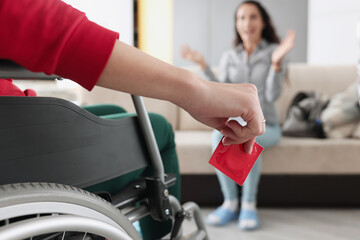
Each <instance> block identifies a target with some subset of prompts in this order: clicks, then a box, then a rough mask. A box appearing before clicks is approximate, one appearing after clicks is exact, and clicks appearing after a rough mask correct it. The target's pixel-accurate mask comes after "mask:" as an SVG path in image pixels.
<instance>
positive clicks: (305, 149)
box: [175, 131, 360, 174]
mask: <svg viewBox="0 0 360 240" xmlns="http://www.w3.org/2000/svg"><path fill="white" fill-rule="evenodd" d="M211 133H212V132H211V131H176V132H175V142H176V144H177V153H178V158H179V165H180V172H181V174H214V173H215V171H214V168H213V167H212V166H211V165H210V164H208V161H209V159H210V157H211ZM359 149H360V142H359V140H355V139H342V140H341V141H339V140H336V139H316V138H292V137H283V138H282V139H281V140H280V143H279V144H278V145H276V146H275V147H273V148H270V149H268V150H266V151H264V153H263V165H262V173H265V174H360V161H359V159H358V155H359V151H360V150H359Z"/></svg>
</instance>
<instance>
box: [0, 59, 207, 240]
mask: <svg viewBox="0 0 360 240" xmlns="http://www.w3.org/2000/svg"><path fill="white" fill-rule="evenodd" d="M0 78H12V79H57V78H59V77H58V76H48V75H45V74H43V73H33V72H30V71H28V70H26V69H24V68H22V67H21V66H19V65H17V64H15V63H13V62H11V61H8V60H0ZM132 100H133V103H134V105H135V109H136V114H134V115H133V116H129V117H126V118H122V119H116V120H109V119H103V118H100V117H98V116H95V115H93V114H91V113H90V112H88V111H86V110H84V109H83V108H81V107H79V106H77V105H75V104H73V103H71V102H69V101H66V100H63V99H59V98H53V97H12V96H1V97H0V109H1V110H0V126H1V127H0V149H1V150H0V152H1V157H0V239H1V240H17V239H27V240H40V239H41V240H48V239H49V240H50V239H52V240H58V239H59V240H65V239H69V240H78V239H79V240H80V239H82V240H98V239H106V240H108V239H109V240H110V239H111V240H117V239H141V236H140V234H139V232H138V231H137V230H136V229H135V228H134V226H133V224H132V223H134V222H136V221H138V220H142V219H144V218H145V217H149V216H150V217H151V218H152V219H154V220H156V222H159V223H163V222H170V228H169V230H170V231H169V233H168V234H167V235H165V239H176V240H177V239H208V234H207V232H206V229H205V225H204V223H203V219H202V217H201V213H200V209H199V207H198V205H196V204H195V203H194V202H187V203H185V204H183V205H181V204H180V202H179V200H178V199H177V198H175V197H174V196H172V195H170V194H169V191H168V188H169V187H170V186H172V185H174V183H175V182H176V181H179V179H176V177H175V176H173V175H171V174H166V173H164V167H163V163H162V161H161V157H160V153H159V150H158V147H157V145H156V141H155V137H154V132H153V130H152V128H151V124H150V120H149V116H148V113H147V112H146V109H145V106H144V103H143V101H142V98H141V97H140V96H132ZM145 168H151V169H152V170H153V171H152V174H151V175H149V176H145V177H144V176H140V174H138V172H139V171H140V170H141V169H145ZM114 178H121V179H123V181H121V184H120V185H121V186H118V188H119V191H118V192H117V193H116V194H113V195H111V196H109V194H108V193H106V192H105V193H103V192H97V193H90V192H89V191H86V190H84V189H86V188H87V187H89V186H93V185H96V184H99V183H102V182H104V181H107V180H110V179H114ZM190 218H192V219H194V222H195V224H196V230H195V231H194V232H192V233H190V234H188V235H187V236H183V231H182V223H183V221H184V219H190Z"/></svg>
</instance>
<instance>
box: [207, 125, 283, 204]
mask: <svg viewBox="0 0 360 240" xmlns="http://www.w3.org/2000/svg"><path fill="white" fill-rule="evenodd" d="M222 137H223V136H222V134H221V133H220V132H219V131H216V130H215V131H214V132H213V134H212V151H213V152H214V151H215V149H216V147H217V145H218V144H219V142H220V140H221V138H222ZM280 137H281V129H280V126H279V125H266V131H265V133H264V134H263V135H261V136H258V137H257V138H256V142H257V143H258V144H260V145H261V146H262V147H263V148H264V150H265V149H267V148H270V147H272V146H274V145H276V144H277V143H278V142H279V140H280ZM261 162H262V157H261V155H260V156H259V158H258V159H257V160H256V162H255V164H254V166H253V168H252V170H251V171H250V173H249V175H248V177H247V178H246V180H245V182H244V184H243V188H242V196H241V201H243V202H256V194H257V189H258V184H259V180H260V175H261ZM216 175H217V177H218V179H219V182H220V186H221V191H222V193H223V196H224V199H225V200H235V199H237V198H238V194H239V193H238V187H237V184H236V183H235V182H234V181H233V180H231V179H230V178H229V177H227V176H226V175H225V174H223V173H222V172H220V171H218V170H216Z"/></svg>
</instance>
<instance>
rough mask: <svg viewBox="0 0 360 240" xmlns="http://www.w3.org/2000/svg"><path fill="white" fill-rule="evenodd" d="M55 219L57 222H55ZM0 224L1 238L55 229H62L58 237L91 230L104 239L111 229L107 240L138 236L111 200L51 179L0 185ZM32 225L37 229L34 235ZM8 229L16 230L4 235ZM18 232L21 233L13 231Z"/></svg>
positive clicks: (28, 236) (31, 236) (11, 239)
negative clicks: (108, 200) (44, 181)
mask: <svg viewBox="0 0 360 240" xmlns="http://www.w3.org/2000/svg"><path fill="white" fill-rule="evenodd" d="M56 223H60V224H59V225H61V226H55V225H54V224H56ZM0 224H1V225H0V239H1V240H15V239H42V238H39V237H37V238H36V236H41V235H44V234H47V236H49V233H56V232H61V233H63V237H62V238H64V236H65V235H66V234H68V235H71V233H72V232H82V233H84V234H83V236H84V237H83V238H81V239H87V238H85V236H86V234H91V233H92V234H95V236H102V237H104V238H105V239H107V238H109V236H108V235H106V234H107V233H108V232H111V231H113V232H114V234H115V235H112V237H111V240H115V239H136V240H139V239H141V237H140V235H139V234H138V232H137V231H136V229H135V228H134V227H133V225H132V223H131V222H130V221H129V220H128V219H127V218H126V217H125V216H124V215H123V214H122V213H121V212H120V211H119V210H118V209H117V208H115V207H114V206H113V205H112V204H111V203H109V202H107V201H105V200H104V199H102V198H100V197H98V196H96V195H95V194H92V193H90V192H87V191H84V190H82V189H79V188H75V187H71V186H67V185H62V184H53V183H20V184H9V185H2V186H0ZM31 224H33V226H32V225H31ZM36 224H37V225H36ZM51 224H53V226H50V225H51ZM76 227H79V229H76ZM11 229H13V230H11ZM14 229H15V230H14ZM35 229H37V230H36V231H38V232H36V234H35V235H34V231H35ZM11 231H13V232H14V231H15V233H16V234H15V235H11V234H10V235H6V234H9V233H11ZM26 231H28V233H25V232H26ZM19 232H22V233H21V234H22V235H17V234H19ZM7 236H21V237H20V238H18V237H16V238H14V237H7ZM34 236H35V237H34ZM104 238H102V239H104ZM44 239H45V238H44ZM54 239H55V238H54ZM60 239H61V238H60ZM65 239H66V238H65ZM68 239H77V238H73V237H69V238H68ZM79 239H80V238H79ZM91 239H93V238H91ZM95 239H96V238H95Z"/></svg>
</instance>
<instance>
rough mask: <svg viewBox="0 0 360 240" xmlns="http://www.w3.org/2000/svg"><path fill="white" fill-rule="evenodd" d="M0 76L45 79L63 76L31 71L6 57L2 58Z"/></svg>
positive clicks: (0, 60)
mask: <svg viewBox="0 0 360 240" xmlns="http://www.w3.org/2000/svg"><path fill="white" fill-rule="evenodd" d="M0 78H12V79H43V80H55V79H61V77H59V76H57V75H46V74H45V73H42V72H31V71H29V70H27V69H26V68H23V67H22V66H20V65H18V64H17V63H15V62H12V61H10V60H5V59H0Z"/></svg>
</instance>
